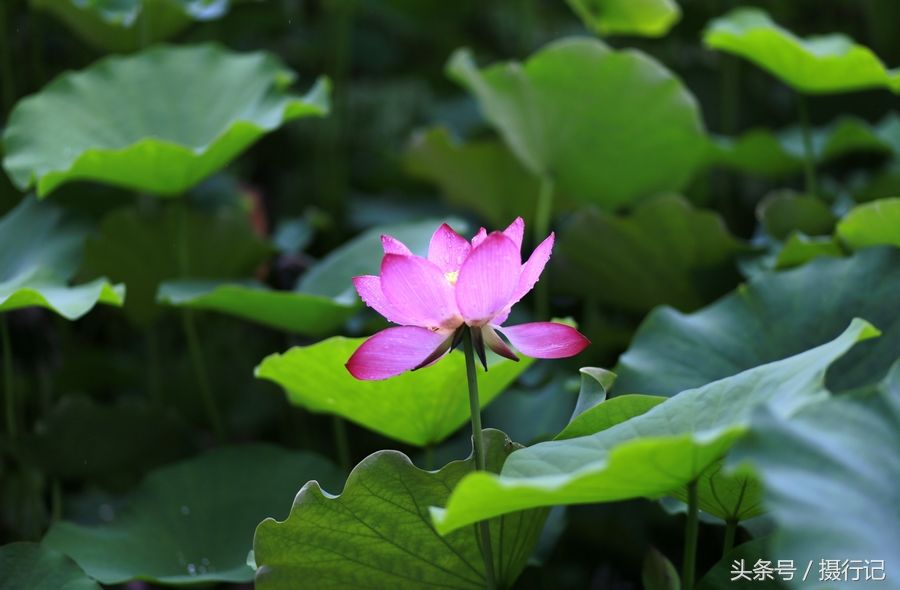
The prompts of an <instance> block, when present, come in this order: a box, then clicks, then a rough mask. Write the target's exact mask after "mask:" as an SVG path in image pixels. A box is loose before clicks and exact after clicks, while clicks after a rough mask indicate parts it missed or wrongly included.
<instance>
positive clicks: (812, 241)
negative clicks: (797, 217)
mask: <svg viewBox="0 0 900 590" xmlns="http://www.w3.org/2000/svg"><path fill="white" fill-rule="evenodd" d="M843 255H844V251H843V250H842V249H841V247H840V246H839V245H838V244H837V243H836V242H835V241H834V239H833V238H832V237H831V236H829V237H822V236H818V237H809V236H807V235H805V234H802V233H799V232H792V233H791V235H789V236H788V239H787V240H786V241H785V243H784V246H782V248H781V250H779V251H778V256H777V257H776V258H775V268H776V269H777V270H782V269H785V268H793V267H795V266H800V265H803V264H806V263H807V262H809V261H810V260H812V259H813V258H817V257H819V256H843Z"/></svg>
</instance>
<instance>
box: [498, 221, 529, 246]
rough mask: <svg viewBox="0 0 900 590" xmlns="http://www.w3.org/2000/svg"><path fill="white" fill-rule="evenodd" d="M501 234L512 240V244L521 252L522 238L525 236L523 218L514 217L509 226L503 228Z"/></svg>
mask: <svg viewBox="0 0 900 590" xmlns="http://www.w3.org/2000/svg"><path fill="white" fill-rule="evenodd" d="M503 235H505V236H506V237H507V238H509V239H510V240H512V241H513V244H515V245H516V248H518V249H519V252H521V251H522V238H523V237H524V236H525V220H524V219H522V218H521V217H516V219H515V220H514V221H513V222H512V223H510V224H509V227H507V228H506V229H505V230H503Z"/></svg>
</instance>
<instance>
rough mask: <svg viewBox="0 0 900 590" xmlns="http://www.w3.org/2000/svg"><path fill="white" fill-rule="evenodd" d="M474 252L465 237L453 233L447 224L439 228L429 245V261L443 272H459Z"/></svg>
mask: <svg viewBox="0 0 900 590" xmlns="http://www.w3.org/2000/svg"><path fill="white" fill-rule="evenodd" d="M471 251H472V246H471V245H470V244H469V241H468V240H466V239H465V238H464V237H462V236H461V235H459V234H458V233H456V232H455V231H453V229H452V228H451V227H450V226H449V225H447V224H446V223H444V224H442V225H441V227H439V228H437V231H436V232H434V235H433V236H431V243H430V244H429V245H428V260H430V261H432V262H433V263H435V264H436V265H438V268H440V269H441V270H442V271H443V272H445V273H448V272H459V267H460V266H462V263H463V260H465V259H466V256H468V255H469V252H471Z"/></svg>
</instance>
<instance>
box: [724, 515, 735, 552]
mask: <svg viewBox="0 0 900 590" xmlns="http://www.w3.org/2000/svg"><path fill="white" fill-rule="evenodd" d="M737 524H738V521H737V519H734V518H729V519H728V520H726V521H725V540H724V541H723V543H722V557H725V556H726V555H728V554H729V553H731V550H732V549H733V548H734V537H735V535H736V533H737Z"/></svg>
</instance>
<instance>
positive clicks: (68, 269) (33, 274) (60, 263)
mask: <svg viewBox="0 0 900 590" xmlns="http://www.w3.org/2000/svg"><path fill="white" fill-rule="evenodd" d="M90 229H91V227H90V225H89V224H88V223H86V222H85V221H84V220H81V219H77V218H75V217H73V216H72V215H68V214H67V213H66V211H64V210H63V209H62V208H60V207H57V206H55V205H52V204H49V203H38V202H37V201H35V200H34V199H32V198H26V199H24V200H23V201H22V202H21V203H20V204H19V205H18V206H17V207H16V208H15V209H13V210H12V211H10V212H9V213H7V214H6V215H5V216H4V217H3V218H0V312H3V311H10V310H13V309H19V308H22V307H31V306H39V307H45V308H47V309H50V310H52V311H54V312H56V313H58V314H59V315H61V316H63V317H64V318H66V319H69V320H74V319H77V318H79V317H81V316H83V315H84V314H86V313H87V312H88V311H90V310H91V309H92V308H93V307H94V305H96V304H97V303H106V304H109V305H122V302H123V299H124V297H125V288H124V286H122V285H111V284H110V283H109V282H108V281H107V280H106V279H104V278H98V279H97V280H95V281H91V282H89V283H82V284H80V285H74V286H70V285H69V280H70V279H71V278H72V276H73V275H74V274H75V272H76V271H77V270H78V265H79V263H80V260H81V255H82V251H83V249H84V240H85V238H86V237H87V235H88V233H89V232H90Z"/></svg>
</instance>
